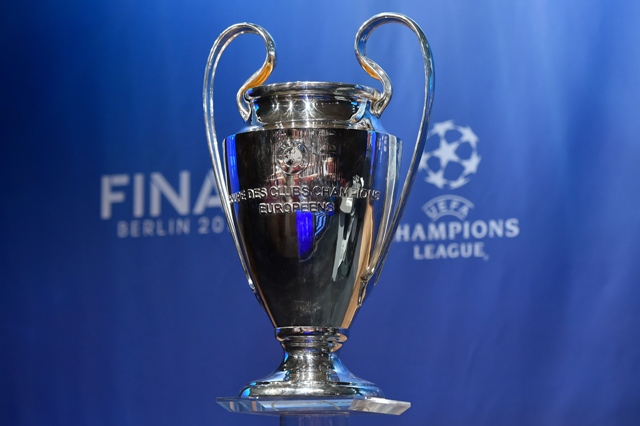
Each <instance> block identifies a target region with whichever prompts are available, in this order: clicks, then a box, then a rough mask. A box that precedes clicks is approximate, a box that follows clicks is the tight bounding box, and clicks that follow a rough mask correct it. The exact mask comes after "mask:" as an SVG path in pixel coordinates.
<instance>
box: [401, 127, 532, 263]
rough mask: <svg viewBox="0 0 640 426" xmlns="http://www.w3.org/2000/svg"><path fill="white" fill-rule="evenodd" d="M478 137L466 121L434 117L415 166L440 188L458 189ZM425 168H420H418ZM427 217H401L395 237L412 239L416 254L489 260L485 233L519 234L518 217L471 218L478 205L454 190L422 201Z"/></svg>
mask: <svg viewBox="0 0 640 426" xmlns="http://www.w3.org/2000/svg"><path fill="white" fill-rule="evenodd" d="M479 141H480V138H479V137H478V136H477V135H476V133H475V132H474V131H473V130H472V129H471V127H469V126H459V125H456V124H455V123H454V121H453V120H447V121H443V122H440V123H435V124H434V125H433V128H432V130H431V131H430V132H429V133H428V134H427V142H426V144H425V151H424V153H423V155H422V159H421V161H420V165H419V167H418V172H419V173H421V174H426V176H424V179H423V180H424V181H425V182H426V183H428V184H431V185H433V186H435V187H436V188H437V189H438V190H447V191H449V190H451V191H454V190H457V189H458V188H460V187H462V186H464V185H466V184H467V183H469V182H470V181H471V178H472V177H473V176H474V175H475V174H476V172H477V171H478V166H479V164H480V161H481V160H482V157H481V156H480V154H479V152H478V144H479ZM422 172H424V173H422ZM421 210H422V212H423V213H424V214H425V216H426V218H425V219H428V223H421V222H417V223H402V224H400V225H399V226H398V230H397V232H396V236H395V241H396V242H411V243H414V246H413V258H414V259H415V260H439V259H464V258H480V259H483V260H489V254H488V253H487V251H486V246H485V242H486V240H487V239H501V238H515V237H517V236H518V235H519V234H520V222H519V220H518V219H517V218H514V217H510V218H505V219H502V218H500V219H482V218H478V219H473V218H471V219H469V218H468V217H469V216H471V217H473V215H472V213H473V212H475V211H476V206H475V204H474V203H473V202H471V201H470V200H468V199H466V198H464V197H461V196H459V195H456V194H443V195H438V196H436V197H434V198H432V199H430V200H428V201H427V202H426V203H425V204H423V206H422V209H421Z"/></svg>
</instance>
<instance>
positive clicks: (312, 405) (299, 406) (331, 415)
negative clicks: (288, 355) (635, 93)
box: [217, 397, 411, 426]
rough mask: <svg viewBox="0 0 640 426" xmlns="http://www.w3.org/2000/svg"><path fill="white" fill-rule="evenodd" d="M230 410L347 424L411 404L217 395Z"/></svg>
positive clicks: (291, 425) (286, 421)
mask: <svg viewBox="0 0 640 426" xmlns="http://www.w3.org/2000/svg"><path fill="white" fill-rule="evenodd" d="M217 401H218V404H220V405H222V406H223V407H224V408H226V409H227V410H228V411H231V412H235V413H246V414H262V415H271V416H278V417H280V426H348V424H349V416H350V415H351V414H362V413H371V414H391V415H399V414H402V413H404V412H405V411H406V410H408V409H409V407H411V403H409V402H404V401H394V400H391V399H386V398H366V397H328V398H242V397H232V398H217Z"/></svg>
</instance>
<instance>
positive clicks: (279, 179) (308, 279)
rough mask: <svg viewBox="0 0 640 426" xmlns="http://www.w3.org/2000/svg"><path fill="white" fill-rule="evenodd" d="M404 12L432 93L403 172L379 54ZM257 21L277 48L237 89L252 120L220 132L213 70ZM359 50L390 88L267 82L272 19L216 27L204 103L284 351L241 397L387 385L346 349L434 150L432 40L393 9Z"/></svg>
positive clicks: (368, 394)
mask: <svg viewBox="0 0 640 426" xmlns="http://www.w3.org/2000/svg"><path fill="white" fill-rule="evenodd" d="M387 23H400V24H403V25H405V26H407V27H408V28H410V29H411V30H412V31H413V32H414V33H415V34H416V35H417V37H418V40H419V42H420V47H421V50H422V56H423V58H424V70H425V91H424V96H425V103H424V109H423V112H422V119H421V122H420V128H419V132H418V138H417V142H416V145H415V148H414V151H413V156H412V158H411V163H410V166H409V170H408V173H407V176H406V179H405V180H404V185H403V186H402V188H399V186H398V183H399V180H400V160H401V149H402V141H401V140H400V139H398V138H397V137H395V136H393V135H390V134H387V133H385V131H384V130H383V129H382V127H381V125H380V121H379V117H380V115H381V114H382V112H383V110H384V109H385V107H386V106H387V104H388V103H389V101H390V100H391V94H392V89H391V83H390V81H389V78H388V76H387V74H386V73H385V72H384V70H383V69H382V68H380V66H379V65H378V64H376V63H375V62H374V61H372V60H371V59H369V58H368V57H367V56H366V43H367V40H368V38H369V36H370V34H371V32H372V31H373V30H374V29H375V28H377V27H379V26H380V25H383V24H387ZM246 33H252V34H258V35H259V36H261V37H262V39H263V40H264V42H265V45H266V50H267V56H266V59H265V62H264V64H263V65H262V67H261V69H260V70H258V71H257V72H256V73H255V74H253V75H252V76H251V77H250V78H249V79H248V80H247V81H246V82H245V83H244V85H243V86H242V87H241V88H240V90H239V91H238V94H237V97H236V101H237V106H238V110H239V112H240V114H241V116H242V118H243V119H244V120H245V122H246V127H245V128H243V129H242V130H241V131H240V132H239V133H236V134H234V135H231V136H229V137H227V138H226V139H224V141H223V142H222V143H219V142H218V138H217V136H216V132H215V126H214V105H213V87H214V85H213V83H214V77H215V73H216V67H217V64H218V60H219V59H220V55H221V54H222V52H223V51H224V49H225V48H226V46H227V45H228V44H229V43H230V42H231V41H232V40H233V39H234V38H236V37H237V36H239V35H241V34H246ZM355 52H356V57H357V59H358V61H359V62H360V64H361V65H362V67H363V68H364V70H365V71H366V72H367V73H368V74H369V75H371V76H372V77H374V78H376V79H378V80H379V81H380V82H381V83H382V87H383V91H382V93H380V92H379V91H377V90H375V89H371V88H369V87H365V86H361V85H357V84H343V83H319V82H292V83H277V84H269V85H262V84H263V83H264V82H265V81H266V80H267V78H268V77H269V75H270V74H271V72H272V70H273V68H274V66H275V64H276V50H275V44H274V41H273V39H272V38H271V36H270V35H269V33H267V32H266V31H265V30H264V29H263V28H261V27H259V26H257V25H254V24H249V23H241V24H236V25H233V26H231V27H229V28H227V29H226V30H225V31H224V32H223V33H222V34H221V35H220V36H219V37H218V39H217V40H216V42H215V44H214V45H213V48H212V49H211V53H210V55H209V59H208V61H207V68H206V72H205V78H204V113H205V114H204V115H205V122H206V127H207V137H208V140H209V149H210V153H211V158H212V162H213V170H214V175H215V179H216V182H217V185H218V192H219V194H220V199H221V202H222V208H223V210H224V213H225V215H226V218H227V221H228V225H229V229H230V231H231V235H232V236H233V240H234V242H235V245H236V249H237V250H238V254H239V256H240V262H241V263H242V267H243V268H244V271H245V273H246V276H247V279H248V281H249V286H250V287H251V289H252V290H253V292H254V293H255V295H256V297H257V299H258V301H259V302H260V304H261V305H262V307H263V308H264V310H265V311H266V313H267V315H269V318H270V319H271V322H272V323H273V325H274V327H275V334H276V338H277V339H278V340H279V341H280V343H281V344H282V346H283V348H284V352H285V355H284V360H283V361H282V363H281V364H280V366H279V367H278V368H277V369H276V370H275V371H274V372H273V373H272V374H271V375H269V376H267V377H265V378H263V379H259V380H256V381H253V382H250V383H249V384H247V385H246V386H245V387H244V388H242V390H241V391H240V396H239V397H240V398H252V397H257V398H289V399H290V398H293V399H295V398H303V397H306V398H331V397H347V398H383V397H384V395H383V393H382V391H381V390H380V389H379V388H378V387H377V386H376V385H374V384H373V383H371V382H368V381H366V380H362V379H360V378H358V377H356V376H355V375H353V374H352V373H351V372H350V371H349V370H347V369H346V368H345V366H344V365H343V364H342V362H341V361H340V359H339V357H338V352H339V349H340V348H341V347H342V345H343V343H344V342H345V341H346V340H347V337H346V336H347V330H348V328H349V326H350V325H351V322H352V321H353V318H354V316H355V314H356V312H357V311H358V309H359V308H360V306H362V303H363V301H364V300H365V299H366V296H367V294H368V292H370V290H371V287H372V286H373V285H374V284H375V283H376V280H377V278H378V276H379V274H380V270H381V268H382V265H383V264H384V261H385V258H386V256H387V253H388V252H389V247H390V245H391V242H392V240H393V236H394V233H395V230H396V227H397V225H398V221H399V219H400V216H401V215H402V211H403V209H404V206H405V204H406V201H407V196H408V194H409V191H410V189H411V186H412V183H413V180H414V178H415V173H416V170H417V168H418V165H419V163H420V157H421V155H422V151H423V149H424V143H425V139H426V130H427V127H428V122H429V117H430V114H431V105H432V102H433V87H434V74H433V62H432V58H431V51H430V49H429V45H428V42H427V39H426V37H425V35H424V33H423V32H422V30H421V29H420V27H419V26H418V25H417V24H416V23H415V22H414V21H413V20H411V19H410V18H408V17H406V16H403V15H400V14H395V13H383V14H380V15H376V16H374V17H372V18H371V19H369V20H368V21H367V22H365V23H364V24H363V25H362V26H361V27H360V29H359V30H358V32H357V35H356V40H355Z"/></svg>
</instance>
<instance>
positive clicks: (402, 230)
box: [260, 212, 410, 241]
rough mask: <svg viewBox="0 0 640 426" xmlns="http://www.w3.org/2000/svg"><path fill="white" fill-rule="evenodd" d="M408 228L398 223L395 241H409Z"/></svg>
mask: <svg viewBox="0 0 640 426" xmlns="http://www.w3.org/2000/svg"><path fill="white" fill-rule="evenodd" d="M260 213H262V212H260ZM409 229H410V226H409V224H408V223H405V224H403V225H398V229H397V230H396V237H395V241H409Z"/></svg>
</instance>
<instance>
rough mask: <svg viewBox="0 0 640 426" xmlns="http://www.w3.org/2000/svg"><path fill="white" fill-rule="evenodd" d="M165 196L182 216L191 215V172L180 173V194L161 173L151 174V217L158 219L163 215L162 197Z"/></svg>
mask: <svg viewBox="0 0 640 426" xmlns="http://www.w3.org/2000/svg"><path fill="white" fill-rule="evenodd" d="M161 194H162V195H164V196H165V198H166V199H167V201H169V203H170V204H171V205H172V206H173V208H174V209H175V210H176V211H177V212H178V213H179V214H181V215H188V214H189V172H188V171H187V170H184V171H182V172H180V192H179V194H178V193H176V191H175V190H174V189H173V187H172V186H171V185H170V184H169V182H167V180H166V179H165V178H164V176H162V174H160V173H151V207H150V213H151V216H153V217H157V216H160V213H161V197H160V195H161Z"/></svg>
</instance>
